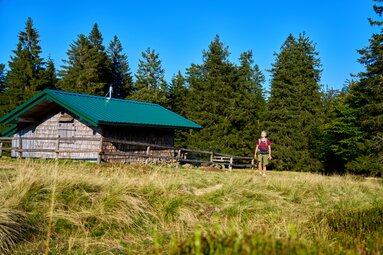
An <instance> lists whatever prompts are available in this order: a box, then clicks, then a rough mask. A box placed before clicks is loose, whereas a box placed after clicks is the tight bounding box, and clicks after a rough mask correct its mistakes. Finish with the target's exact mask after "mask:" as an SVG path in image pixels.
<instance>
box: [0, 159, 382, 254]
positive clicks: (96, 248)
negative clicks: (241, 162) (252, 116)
mask: <svg viewBox="0 0 383 255" xmlns="http://www.w3.org/2000/svg"><path fill="white" fill-rule="evenodd" d="M0 204H1V206H0V254H7V253H9V254H380V253H382V251H383V182H382V180H381V179H376V178H363V177H357V176H322V175H318V174H311V173H297V172H268V175H267V176H266V177H259V176H257V175H255V171H251V170H233V171H221V170H216V169H214V168H209V167H205V168H204V167H202V168H192V167H188V168H186V167H184V168H180V169H176V168H174V167H168V166H160V165H116V164H101V165H97V164H92V163H85V162H70V161H56V162H55V161H44V160H11V159H5V158H3V159H0Z"/></svg>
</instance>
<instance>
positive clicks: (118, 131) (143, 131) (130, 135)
mask: <svg viewBox="0 0 383 255" xmlns="http://www.w3.org/2000/svg"><path fill="white" fill-rule="evenodd" d="M102 133H103V136H104V138H105V140H107V139H108V138H111V139H117V140H122V141H132V142H140V143H147V144H156V145H163V146H169V147H172V146H173V145H174V144H173V143H174V130H173V129H159V128H144V127H126V126H104V127H103V128H102ZM102 149H103V153H104V155H103V156H102V160H103V161H106V162H121V163H123V162H144V161H145V160H147V159H148V158H147V157H139V155H147V147H145V146H135V145H134V146H133V145H127V144H120V143H112V142H108V141H105V142H104V143H103V148H102ZM108 153H110V154H113V153H114V154H115V155H110V154H109V155H108ZM149 153H150V155H155V156H163V157H167V156H172V157H173V156H174V153H175V152H174V150H173V149H164V148H153V147H152V148H150V152H149ZM123 154H133V155H135V156H126V155H125V156H124V155H123ZM158 160H159V159H158V158H155V157H154V158H150V161H152V162H153V161H158Z"/></svg>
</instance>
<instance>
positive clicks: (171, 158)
mask: <svg viewBox="0 0 383 255" xmlns="http://www.w3.org/2000/svg"><path fill="white" fill-rule="evenodd" d="M15 140H16V141H17V142H16V143H15V144H17V145H18V146H17V147H13V146H12V141H15ZM23 141H53V142H55V144H56V146H55V148H54V149H52V148H50V149H46V148H23ZM64 141H83V142H90V141H93V142H94V141H97V142H99V143H98V144H99V145H98V146H97V147H94V148H90V149H68V148H60V142H64ZM106 142H110V143H113V144H123V145H128V146H136V147H139V148H142V149H141V150H140V151H142V152H143V153H136V152H134V153H133V151H116V152H112V151H104V150H103V143H106ZM156 150H157V151H158V150H167V151H170V152H171V153H170V155H158V154H155V153H153V152H154V151H156ZM11 151H13V152H14V154H15V156H16V157H18V158H22V157H23V152H47V153H54V155H55V156H54V159H59V158H60V153H64V152H66V153H84V152H86V153H88V152H93V153H96V154H97V159H96V160H97V162H98V163H100V162H102V161H107V160H105V158H107V156H119V157H126V158H140V159H144V160H143V162H145V163H149V162H153V161H167V162H173V163H176V164H177V166H179V165H180V164H185V163H189V164H198V165H221V166H222V167H224V168H228V169H230V170H231V169H232V168H247V167H250V168H253V167H254V166H255V162H254V159H253V158H251V157H241V156H235V155H229V154H223V153H217V152H213V151H204V150H193V149H186V148H176V147H172V146H163V145H157V144H148V143H141V142H132V141H122V140H117V139H110V138H105V137H72V138H60V137H0V157H2V156H3V153H4V152H11Z"/></svg>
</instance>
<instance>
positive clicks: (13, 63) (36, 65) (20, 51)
mask: <svg viewBox="0 0 383 255" xmlns="http://www.w3.org/2000/svg"><path fill="white" fill-rule="evenodd" d="M18 37H19V42H18V44H17V48H16V50H14V51H13V53H14V56H11V60H10V61H9V63H8V66H9V71H8V73H7V78H6V86H7V88H8V90H7V93H9V96H10V97H11V98H10V101H9V102H8V103H9V104H8V105H9V106H10V108H13V107H14V106H15V105H17V104H19V103H21V102H23V101H25V100H26V99H28V98H30V97H31V96H33V95H34V94H35V93H36V92H37V91H40V90H43V89H44V88H46V87H48V86H49V84H46V83H45V81H44V75H45V63H44V60H43V58H42V57H41V56H40V55H41V53H42V50H41V46H40V45H39V44H40V40H39V38H40V35H39V33H38V31H37V29H36V28H34V26H33V21H32V19H31V18H28V19H27V22H26V24H25V31H21V32H20V33H19V36H18Z"/></svg>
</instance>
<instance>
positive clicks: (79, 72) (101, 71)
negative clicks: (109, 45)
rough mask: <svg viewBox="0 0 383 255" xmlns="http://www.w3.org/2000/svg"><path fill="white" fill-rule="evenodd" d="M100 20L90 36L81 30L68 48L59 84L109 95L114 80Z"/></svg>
mask: <svg viewBox="0 0 383 255" xmlns="http://www.w3.org/2000/svg"><path fill="white" fill-rule="evenodd" d="M102 41H103V39H102V36H101V33H100V31H99V30H98V26H97V24H95V25H94V26H93V29H92V31H91V33H90V34H89V36H88V37H87V36H85V35H83V34H80V35H79V36H78V39H77V40H76V41H74V42H73V43H72V44H71V45H70V49H69V50H68V51H67V55H68V59H67V60H63V62H64V63H65V65H63V66H62V70H61V71H60V76H61V80H60V82H59V86H60V88H61V89H63V90H66V91H72V92H78V93H85V94H92V95H105V94H106V93H107V91H108V88H109V85H110V80H111V69H110V66H111V64H110V60H109V58H108V56H107V55H106V52H105V48H104V46H103V45H102Z"/></svg>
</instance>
